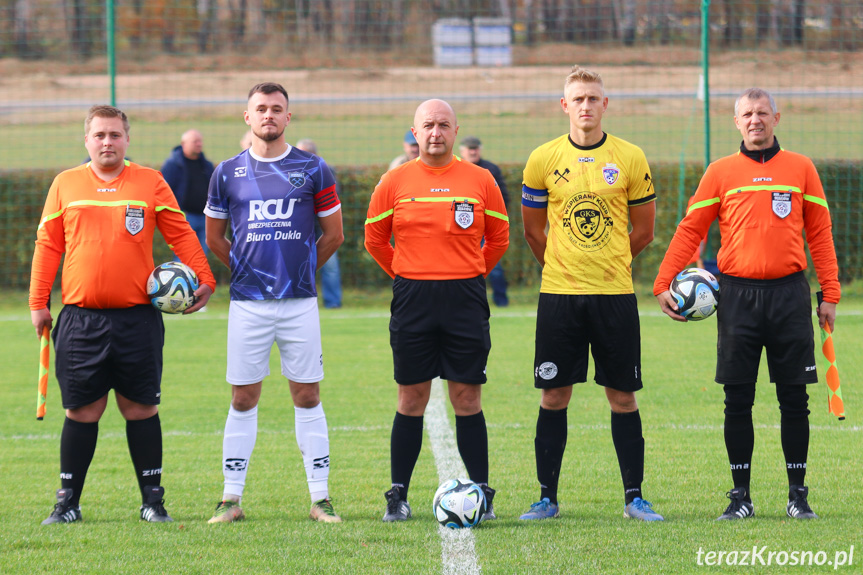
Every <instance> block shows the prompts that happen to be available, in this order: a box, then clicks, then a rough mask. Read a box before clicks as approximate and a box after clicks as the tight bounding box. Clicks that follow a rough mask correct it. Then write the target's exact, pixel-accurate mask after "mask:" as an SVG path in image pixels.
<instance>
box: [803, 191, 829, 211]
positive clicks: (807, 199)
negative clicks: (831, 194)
mask: <svg viewBox="0 0 863 575" xmlns="http://www.w3.org/2000/svg"><path fill="white" fill-rule="evenodd" d="M803 201H804V202H812V203H813V204H818V205H819V206H824V208H826V209H827V211H828V212H829V211H830V207H829V206H828V205H827V200H826V199H825V198H819V197H818V196H810V195H809V194H803Z"/></svg>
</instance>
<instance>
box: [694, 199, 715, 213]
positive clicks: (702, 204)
mask: <svg viewBox="0 0 863 575" xmlns="http://www.w3.org/2000/svg"><path fill="white" fill-rule="evenodd" d="M718 203H719V198H710V199H709V200H702V201H700V202H695V203H694V204H692V205H691V206H689V209H688V210H686V213H687V214H688V213H689V212H691V211H692V210H699V209H701V208H706V207H707V206H712V205H713V204H718Z"/></svg>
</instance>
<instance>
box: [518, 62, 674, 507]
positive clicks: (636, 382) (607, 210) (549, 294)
mask: <svg viewBox="0 0 863 575" xmlns="http://www.w3.org/2000/svg"><path fill="white" fill-rule="evenodd" d="M560 105H561V107H562V109H563V112H564V113H565V114H567V115H568V116H569V133H568V134H566V135H563V136H561V137H559V138H557V139H554V140H552V141H550V142H548V143H546V144H544V145H542V146H540V147H538V148H537V149H536V150H534V151H533V153H531V155H530V158H529V159H528V161H527V166H526V167H525V169H524V185H523V188H522V218H523V220H524V235H525V239H527V243H528V245H529V246H530V249H531V251H532V252H533V255H534V257H536V259H537V261H538V262H539V263H540V265H541V266H542V268H543V269H542V287H541V288H540V294H539V306H538V308H537V318H536V354H535V359H534V385H535V386H536V387H537V388H540V389H541V390H542V401H541V403H540V407H539V416H538V418H537V422H536V439H535V449H536V468H537V478H538V479H539V483H540V500H539V502H537V503H534V504H533V505H531V507H530V510H529V511H528V512H527V513H525V514H524V515H522V516H521V519H546V518H550V517H557V516H558V515H559V513H560V510H559V506H558V499H557V485H558V478H559V477H560V469H561V463H562V461H563V453H564V450H565V448H566V426H567V415H566V410H567V406H568V405H569V400H570V398H571V397H572V386H573V384H574V383H578V382H583V381H586V380H587V364H588V348H590V351H591V353H592V355H593V358H594V363H595V366H596V377H595V379H596V383H598V384H599V385H601V386H603V387H604V388H605V394H606V397H607V398H608V403H609V405H610V406H611V435H612V439H613V441H614V448H615V450H616V451H617V459H618V462H619V463H620V473H621V476H622V479H623V487H624V496H625V506H624V516H625V517H630V518H635V519H641V520H644V521H661V520H662V519H663V518H662V516H661V515H659V514H658V513H656V512H655V511H653V509H652V508H651V505H650V503H649V502H647V501H645V500H644V499H642V497H641V482H642V479H643V476H644V438H643V436H642V433H641V415H640V414H639V411H638V404H637V403H636V400H635V392H636V391H637V390H639V389H641V387H642V383H641V336H640V334H639V321H638V308H637V304H636V300H635V294H634V293H633V288H632V269H631V263H632V258H634V257H635V256H637V255H638V254H639V253H640V252H641V251H642V250H643V249H644V248H645V247H646V246H647V244H649V243H650V242H651V241H652V240H653V226H654V217H655V214H656V207H655V203H654V200H655V199H656V195H655V194H654V189H653V181H652V180H651V177H650V168H649V167H648V165H647V160H646V159H645V157H644V153H643V152H642V151H641V149H640V148H638V147H637V146H634V145H632V144H630V143H629V142H626V141H624V140H621V139H620V138H615V137H614V136H611V135H609V134H606V133H605V132H603V131H602V125H601V124H602V115H603V114H604V113H605V111H606V109H607V108H608V98H607V97H606V96H605V89H604V87H603V84H602V77H601V76H600V75H599V74H597V73H595V72H591V71H589V70H586V69H584V68H580V67H578V66H575V67H573V68H572V71H571V73H570V74H569V75H568V76H567V78H566V82H565V84H564V97H563V98H561V99H560ZM630 225H631V228H632V229H631V231H630V230H629V228H630Z"/></svg>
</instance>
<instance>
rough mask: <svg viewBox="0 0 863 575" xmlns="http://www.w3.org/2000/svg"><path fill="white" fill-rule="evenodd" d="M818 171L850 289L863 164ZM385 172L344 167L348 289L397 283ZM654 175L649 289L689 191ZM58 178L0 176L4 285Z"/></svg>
mask: <svg viewBox="0 0 863 575" xmlns="http://www.w3.org/2000/svg"><path fill="white" fill-rule="evenodd" d="M817 166H818V171H819V173H820V175H821V179H822V181H823V183H824V188H825V190H827V197H828V200H829V202H830V209H831V213H832V216H833V237H834V240H835V242H836V250H837V254H838V257H839V273H840V279H841V280H842V282H843V283H847V282H850V281H853V280H855V279H859V278H861V277H863V255H861V252H863V239H861V238H863V163H860V162H848V161H824V162H817ZM501 168H502V170H503V173H504V177H505V178H506V180H507V185H508V187H509V189H510V195H511V196H512V197H511V199H510V203H511V205H510V206H509V216H510V247H509V250H508V251H507V253H506V254H505V255H504V259H503V262H504V268H505V270H506V274H507V280H508V281H509V282H510V284H512V285H515V286H534V285H538V283H539V277H540V270H539V266H538V265H537V264H536V262H535V260H534V259H533V256H532V254H531V253H530V250H529V249H528V247H527V243H526V242H525V241H524V238H523V236H522V225H521V210H520V209H519V202H518V198H519V190H520V189H521V170H522V166H521V165H504V166H501ZM385 169H386V168H385V167H384V166H367V167H365V166H364V167H340V168H337V174H338V179H339V183H340V184H341V200H342V211H343V218H344V228H345V243H344V244H343V245H342V247H341V248H340V249H339V263H340V265H341V269H342V283H343V285H345V286H346V287H354V288H371V289H377V288H384V287H386V286H388V285H389V278H388V277H387V276H386V274H384V273H383V271H381V269H380V268H379V267H378V265H377V264H376V263H375V262H374V260H373V259H372V258H371V256H369V255H368V253H367V252H366V251H365V249H364V248H363V223H364V221H365V217H366V210H367V208H368V203H369V196H370V195H371V193H372V190H373V189H374V187H375V185H376V184H377V182H378V180H379V178H380V175H381V174H382V173H383V171H384V170H385ZM652 170H653V176H654V184H655V187H656V190H657V206H656V208H657V210H656V237H655V239H654V241H653V243H652V244H651V245H650V246H648V247H647V249H646V250H645V251H644V252H643V253H642V254H641V255H640V256H639V257H638V258H636V260H635V262H633V275H634V278H635V281H636V284H637V285H638V286H640V289H643V290H647V291H649V290H650V286H652V284H653V277H654V276H655V274H656V270H657V269H658V267H659V263H660V262H661V261H662V257H663V255H664V254H665V249H666V247H667V246H668V242H669V241H670V240H671V237H672V235H673V234H674V229H675V227H676V224H677V215H678V201H679V200H678V197H679V194H678V189H679V188H680V185H681V174H680V168H679V166H678V165H676V164H655V165H653V166H652ZM702 173H703V165H702V164H697V163H691V164H687V165H686V166H685V167H684V174H683V189H684V190H685V196H686V197H687V198H688V196H689V195H690V194H691V193H692V192H693V191H694V190H695V188H696V187H697V185H698V181H699V179H700V178H701V174H702ZM53 177H54V174H53V173H50V172H45V171H27V172H10V173H2V174H0V254H2V260H3V264H4V266H3V269H4V273H3V274H2V275H0V287H4V288H18V289H21V288H26V287H27V286H28V284H29V275H30V261H31V258H32V254H33V242H34V240H35V237H36V226H37V225H38V222H39V217H40V215H41V213H42V205H43V203H44V201H45V194H46V193H47V191H48V188H49V187H50V185H51V180H52V179H53ZM684 202H685V199H684ZM717 242H718V239H717V238H716V236H715V234H713V235H712V236H711V243H710V246H709V251H708V254H707V256H708V257H710V254H711V253H713V252H715V248H716V247H718V246H717ZM171 257H172V254H171V252H170V250H169V249H168V247H167V246H166V245H165V244H164V242H156V247H155V253H154V259H155V260H156V261H157V262H160V261H167V260H169V259H171ZM211 265H212V267H213V271H214V272H215V273H216V277H217V279H218V280H219V281H220V283H222V285H225V283H227V281H228V279H229V274H228V272H227V269H226V268H225V267H224V266H223V265H222V264H221V263H220V262H218V261H217V260H215V258H211ZM810 268H811V266H810Z"/></svg>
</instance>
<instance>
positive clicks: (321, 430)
mask: <svg viewBox="0 0 863 575" xmlns="http://www.w3.org/2000/svg"><path fill="white" fill-rule="evenodd" d="M294 426H295V430H296V434H297V445H299V446H300V453H302V455H303V466H305V468H306V480H307V481H308V482H309V494H310V495H311V498H312V501H313V502H314V501H320V500H321V499H326V498H327V497H329V490H328V487H327V478H328V477H329V475H330V439H329V435H328V433H327V416H326V415H325V414H324V407H323V405H322V404H320V403H319V404H317V405H316V406H315V407H311V408H302V407H294Z"/></svg>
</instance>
